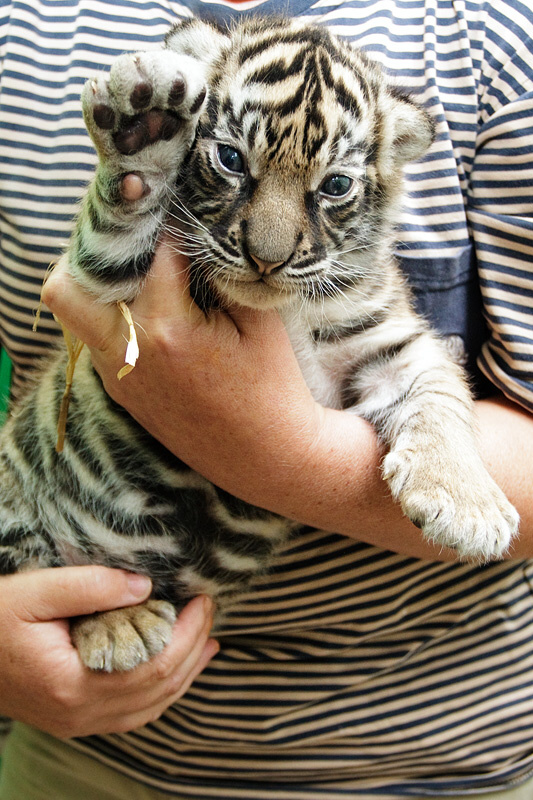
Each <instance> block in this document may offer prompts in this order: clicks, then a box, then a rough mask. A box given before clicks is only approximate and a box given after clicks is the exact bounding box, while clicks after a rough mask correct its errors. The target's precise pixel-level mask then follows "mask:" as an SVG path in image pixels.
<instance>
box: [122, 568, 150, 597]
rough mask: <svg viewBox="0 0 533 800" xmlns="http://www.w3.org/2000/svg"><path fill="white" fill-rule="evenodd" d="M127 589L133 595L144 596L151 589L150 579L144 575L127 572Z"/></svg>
mask: <svg viewBox="0 0 533 800" xmlns="http://www.w3.org/2000/svg"><path fill="white" fill-rule="evenodd" d="M126 575H127V578H128V589H129V591H130V593H131V594H132V595H133V596H134V597H146V595H148V594H150V592H151V590H152V581H151V580H150V578H147V577H146V575H138V574H137V573H136V572H127V573H126Z"/></svg>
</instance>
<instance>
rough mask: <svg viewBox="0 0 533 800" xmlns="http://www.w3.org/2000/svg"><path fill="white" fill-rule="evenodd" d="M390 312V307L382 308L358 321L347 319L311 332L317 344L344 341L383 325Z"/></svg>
mask: <svg viewBox="0 0 533 800" xmlns="http://www.w3.org/2000/svg"><path fill="white" fill-rule="evenodd" d="M388 314H389V309H381V310H380V311H376V313H375V314H373V315H372V316H368V317H364V318H363V319H360V320H357V321H355V320H353V321H347V322H342V323H339V325H332V326H331V327H327V328H317V329H316V330H314V331H312V332H311V336H312V338H313V341H314V342H315V344H322V343H327V344H329V343H331V342H338V341H342V340H343V339H349V338H350V337H351V336H357V335H358V334H360V333H366V331H369V330H371V329H372V328H375V327H376V326H377V325H381V323H382V322H384V321H385V319H386V318H387V317H388Z"/></svg>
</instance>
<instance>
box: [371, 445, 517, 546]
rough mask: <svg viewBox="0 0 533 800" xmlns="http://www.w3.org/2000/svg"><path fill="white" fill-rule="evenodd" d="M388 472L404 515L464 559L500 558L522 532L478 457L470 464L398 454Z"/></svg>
mask: <svg viewBox="0 0 533 800" xmlns="http://www.w3.org/2000/svg"><path fill="white" fill-rule="evenodd" d="M383 474H384V477H385V479H386V480H387V481H388V483H389V486H390V488H391V491H392V494H393V496H394V497H395V499H397V500H399V501H400V503H401V506H402V509H403V512H404V513H405V514H406V516H407V517H409V519H410V520H411V521H412V522H413V523H414V524H415V525H417V527H419V528H421V529H422V532H423V533H424V535H425V536H426V538H428V539H429V540H431V541H433V542H435V543H437V544H439V545H442V546H443V547H449V548H452V549H454V550H455V551H456V552H457V554H458V555H459V556H460V558H463V559H467V560H471V561H477V562H487V561H490V560H491V559H493V558H501V557H502V556H503V555H504V554H505V552H506V551H507V550H508V549H509V545H510V544H511V541H512V539H513V537H514V536H515V534H516V533H517V531H518V522H519V517H518V513H517V511H516V509H515V508H514V507H513V506H512V505H511V503H509V501H508V500H507V498H506V497H505V495H504V494H503V492H502V491H501V489H500V488H499V487H498V486H497V485H496V483H495V482H494V481H493V480H492V478H491V477H490V475H489V474H488V472H487V471H486V469H485V467H484V466H483V464H482V463H481V461H480V460H479V459H469V464H468V465H465V464H457V463H453V462H452V461H450V462H446V460H445V459H442V458H441V459H440V460H439V459H438V458H435V459H434V460H433V459H432V458H431V456H428V455H427V454H425V455H420V454H419V453H416V452H414V451H413V450H400V451H393V452H391V453H389V455H387V456H386V457H385V460H384V462H383Z"/></svg>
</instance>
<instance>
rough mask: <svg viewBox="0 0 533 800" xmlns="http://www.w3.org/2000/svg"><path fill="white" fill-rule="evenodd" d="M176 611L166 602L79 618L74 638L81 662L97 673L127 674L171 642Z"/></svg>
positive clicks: (149, 602)
mask: <svg viewBox="0 0 533 800" xmlns="http://www.w3.org/2000/svg"><path fill="white" fill-rule="evenodd" d="M175 620H176V611H175V609H174V606H172V605H171V603H167V602H166V601H164V600H147V601H146V602H145V603H141V604H140V605H138V606H130V607H128V608H119V609H116V610H114V611H103V612H100V613H97V614H90V615H89V616H85V617H78V618H77V619H75V620H74V621H73V622H72V624H71V629H70V633H71V637H72V641H73V642H74V644H75V646H76V648H77V650H78V653H79V655H80V658H81V660H82V662H83V663H84V664H85V665H86V666H87V667H89V668H90V669H94V670H103V671H104V672H115V671H117V672H126V671H128V670H131V669H134V667H136V666H138V665H139V664H142V663H143V662H144V661H148V660H149V659H150V658H151V657H152V656H155V655H157V654H158V653H160V652H161V650H163V648H164V647H165V646H166V645H167V644H168V643H169V642H170V640H171V638H172V628H173V625H174V622H175Z"/></svg>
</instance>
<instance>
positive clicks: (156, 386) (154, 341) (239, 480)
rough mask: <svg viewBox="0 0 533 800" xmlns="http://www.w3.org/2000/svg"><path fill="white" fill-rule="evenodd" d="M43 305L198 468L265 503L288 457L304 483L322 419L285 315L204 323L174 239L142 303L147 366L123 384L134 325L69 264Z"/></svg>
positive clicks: (135, 409) (115, 392) (122, 399)
mask: <svg viewBox="0 0 533 800" xmlns="http://www.w3.org/2000/svg"><path fill="white" fill-rule="evenodd" d="M43 300H44V302H45V303H46V304H47V305H48V306H49V307H50V308H51V309H52V311H53V312H54V313H55V314H56V315H57V316H58V317H59V318H60V319H61V320H62V322H63V323H64V324H65V325H66V326H67V328H69V330H71V331H72V333H74V334H75V335H76V336H78V337H79V338H80V339H82V340H83V341H85V342H86V343H87V344H88V345H89V346H90V347H91V349H92V358H93V363H94V365H95V367H96V369H97V371H98V372H99V374H100V375H101V377H102V380H103V383H104V386H105V388H106V391H107V392H108V393H109V394H110V395H111V397H113V398H114V399H115V400H116V401H117V402H118V403H120V404H121V405H122V406H124V407H125V408H126V409H127V410H128V411H129V412H130V413H131V414H132V416H133V417H135V418H136V419H137V420H138V421H139V422H140V424H141V425H143V427H145V428H146V429H147V430H149V431H150V432H151V433H152V434H153V435H154V436H155V437H156V438H158V439H159V440H160V441H162V442H163V444H165V446H166V447H167V448H169V449H170V450H171V451H172V452H173V453H175V455H177V456H178V457H179V458H181V459H182V460H183V461H185V462H186V463H188V464H189V465H190V466H191V467H192V468H194V469H196V470H198V471H199V472H200V473H201V474H202V475H204V476H205V477H207V478H209V479H211V480H213V481H214V482H215V483H217V484H218V485H221V486H223V488H225V489H226V490H227V491H231V492H233V493H235V494H238V495H239V496H241V497H242V498H243V499H246V500H248V501H249V502H252V503H254V502H255V503H256V504H258V505H265V502H264V501H265V498H264V496H262V489H264V484H265V480H266V481H267V482H270V481H269V479H268V477H267V476H268V475H269V473H270V472H275V471H276V470H277V469H278V467H279V461H280V458H281V459H283V462H284V468H285V470H286V471H287V472H290V474H291V475H292V476H293V477H294V478H296V476H297V474H298V471H299V469H300V468H301V466H302V463H303V462H304V461H305V459H306V455H307V453H308V452H309V451H310V444H311V443H312V441H313V440H314V438H315V437H316V431H317V428H318V427H319V425H320V414H321V409H320V407H319V406H318V405H317V404H316V403H315V401H314V400H313V398H312V396H311V393H310V391H309V389H308V387H307V385H306V384H305V381H304V379H303V376H302V373H301V370H300V367H299V365H298V363H297V360H296V357H295V355H294V352H293V349H292V346H291V344H290V341H289V338H288V335H287V332H286V330H285V327H284V326H283V324H282V322H281V319H280V318H279V315H278V314H277V312H275V311H273V310H269V311H257V310H253V309H248V308H242V307H237V306H234V307H232V308H229V309H226V310H214V311H213V312H211V313H210V314H209V315H208V316H206V315H204V314H203V313H202V311H201V310H200V309H199V308H198V307H197V306H196V304H195V303H194V302H193V301H192V299H191V297H190V294H189V286H188V273H187V264H186V262H185V260H184V259H183V258H182V257H180V256H179V255H177V254H176V253H175V252H174V251H173V249H172V244H171V242H168V241H164V242H162V243H161V245H160V246H159V248H158V251H157V252H156V255H155V259H154V263H153V266H152V269H151V271H150V273H149V276H148V279H147V281H146V285H145V287H144V289H143V291H142V292H141V294H140V295H139V297H138V298H137V299H136V300H135V302H134V303H133V304H132V305H131V311H132V315H133V318H134V320H135V322H136V324H137V327H138V336H139V343H140V353H141V354H140V358H139V360H138V362H137V366H136V367H135V369H134V370H133V371H132V372H131V373H130V374H129V375H128V376H127V377H125V378H124V379H123V380H122V381H120V382H119V381H118V380H117V377H116V375H117V372H118V370H119V369H120V367H121V366H122V364H123V359H124V352H125V342H124V335H125V333H126V326H125V323H124V320H123V319H122V316H121V314H120V313H119V311H118V310H117V308H116V307H115V306H114V305H103V304H101V303H98V302H97V301H96V300H95V299H94V298H92V297H90V296H89V295H87V294H85V293H84V292H83V291H82V290H81V289H80V288H79V287H78V286H77V285H76V284H75V283H74V281H73V280H72V279H71V278H70V276H69V273H68V265H67V264H66V262H65V260H64V259H62V260H61V261H60V262H59V264H58V266H57V267H56V268H55V270H54V271H53V272H52V274H51V276H50V278H49V279H48V281H47V283H46V285H45V288H44V292H43ZM74 379H75V378H74ZM67 436H68V426H67ZM250 475H254V476H255V477H256V479H257V484H256V486H253V485H252V483H251V482H250ZM256 490H259V491H256ZM272 495H273V497H274V496H276V497H278V496H279V491H277V490H276V489H275V487H274V486H273V491H272ZM267 507H268V505H267Z"/></svg>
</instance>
